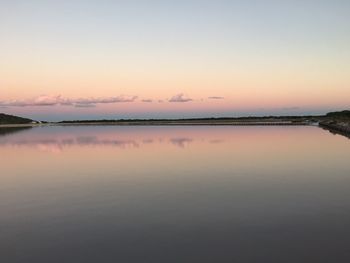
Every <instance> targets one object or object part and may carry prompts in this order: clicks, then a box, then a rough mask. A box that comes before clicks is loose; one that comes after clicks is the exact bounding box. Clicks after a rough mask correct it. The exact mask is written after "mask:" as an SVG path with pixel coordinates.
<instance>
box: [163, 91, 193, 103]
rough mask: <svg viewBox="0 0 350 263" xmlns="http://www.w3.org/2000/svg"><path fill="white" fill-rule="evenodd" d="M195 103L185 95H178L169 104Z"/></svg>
mask: <svg viewBox="0 0 350 263" xmlns="http://www.w3.org/2000/svg"><path fill="white" fill-rule="evenodd" d="M188 101H193V99H191V98H186V97H185V95H184V94H183V93H180V94H177V95H175V96H173V97H171V98H170V100H169V102H188Z"/></svg>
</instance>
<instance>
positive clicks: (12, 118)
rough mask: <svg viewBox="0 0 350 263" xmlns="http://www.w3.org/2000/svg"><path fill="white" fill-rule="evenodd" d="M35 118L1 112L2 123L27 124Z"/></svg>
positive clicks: (0, 122)
mask: <svg viewBox="0 0 350 263" xmlns="http://www.w3.org/2000/svg"><path fill="white" fill-rule="evenodd" d="M32 121H33V120H31V119H27V118H22V117H17V116H12V115H7V114H3V113H0V124H27V123H31V122H32Z"/></svg>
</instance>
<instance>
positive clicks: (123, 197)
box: [0, 126, 350, 263]
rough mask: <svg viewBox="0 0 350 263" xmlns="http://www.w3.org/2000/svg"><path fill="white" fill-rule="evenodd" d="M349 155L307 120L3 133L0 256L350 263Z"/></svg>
mask: <svg viewBox="0 0 350 263" xmlns="http://www.w3.org/2000/svg"><path fill="white" fill-rule="evenodd" d="M349 157H350V140H349V139H348V138H346V137H343V136H340V135H333V134H331V133H329V132H328V131H325V130H322V129H320V128H318V127H311V126H283V127H282V126H274V127H273V126H264V127H263V126H262V127H258V126H196V127H191V126H161V127H159V126H152V127H151V126H137V127H135V126H126V127H120V126H66V127H60V126H53V127H36V128H32V129H1V132H0V158H1V161H0V164H1V170H0V171H1V173H0V261H1V262H4V263H12V262H16V263H17V262H25V263H28V262H35V263H41V262H45V263H56V262H64V263H67V262H74V263H79V262H84V263H86V262H102V263H103V262H121V263H124V262H125V263H133V262H137V263H138V262H142V263H145V262H152V263H157V262H162V263H167V262H181V263H183V262H191V263H194V262H200V263H203V262H218V263H225V262H230V263H231V262H238V263H240V262H269V263H271V262H279V263H280V262H283V263H286V262H293V263H295V262H307V263H310V262H318V263H319V262H350V249H349V244H350V159H349Z"/></svg>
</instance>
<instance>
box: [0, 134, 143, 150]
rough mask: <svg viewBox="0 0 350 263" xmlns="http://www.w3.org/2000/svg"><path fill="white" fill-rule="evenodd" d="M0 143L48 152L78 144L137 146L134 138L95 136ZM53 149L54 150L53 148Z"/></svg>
mask: <svg viewBox="0 0 350 263" xmlns="http://www.w3.org/2000/svg"><path fill="white" fill-rule="evenodd" d="M0 145H11V146H29V147H36V148H38V149H41V150H45V149H46V150H47V151H50V152H58V150H60V151H61V150H62V149H63V148H64V147H69V146H74V145H79V146H99V145H103V146H108V145H109V146H116V147H119V148H127V147H133V148H137V147H139V144H138V143H137V142H136V141H134V140H112V139H98V138H97V137H95V136H79V137H76V138H65V139H51V138H48V139H32V140H28V139H19V140H7V139H2V140H0ZM53 149H55V150H53Z"/></svg>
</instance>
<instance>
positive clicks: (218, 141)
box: [209, 139, 224, 144]
mask: <svg viewBox="0 0 350 263" xmlns="http://www.w3.org/2000/svg"><path fill="white" fill-rule="evenodd" d="M223 142H224V141H223V140H220V139H216V140H210V141H209V143H213V144H216V143H223Z"/></svg>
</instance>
